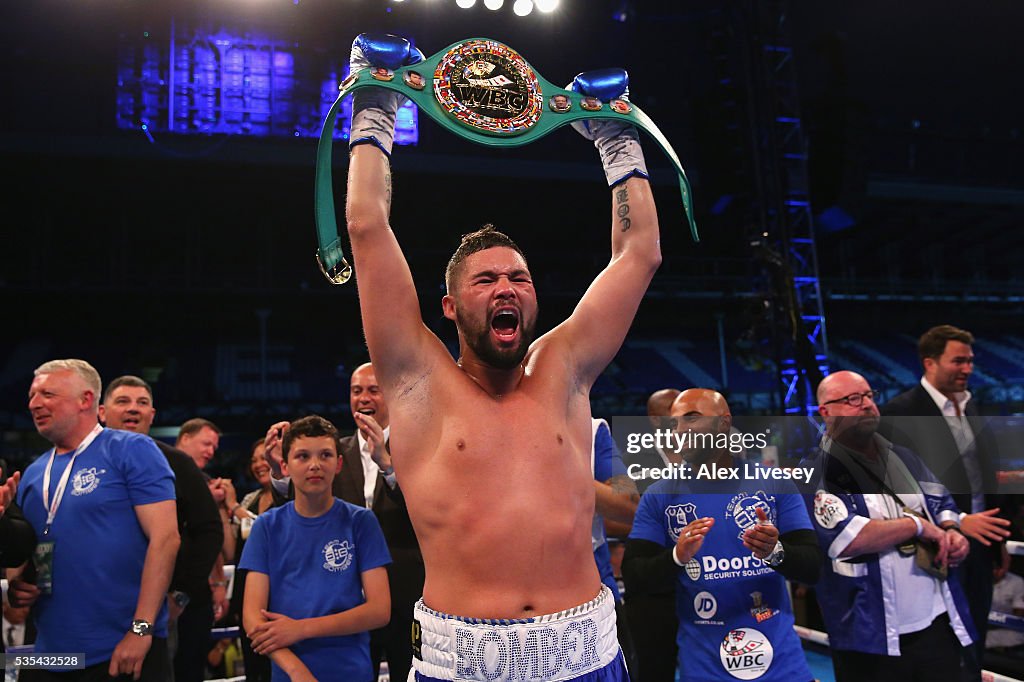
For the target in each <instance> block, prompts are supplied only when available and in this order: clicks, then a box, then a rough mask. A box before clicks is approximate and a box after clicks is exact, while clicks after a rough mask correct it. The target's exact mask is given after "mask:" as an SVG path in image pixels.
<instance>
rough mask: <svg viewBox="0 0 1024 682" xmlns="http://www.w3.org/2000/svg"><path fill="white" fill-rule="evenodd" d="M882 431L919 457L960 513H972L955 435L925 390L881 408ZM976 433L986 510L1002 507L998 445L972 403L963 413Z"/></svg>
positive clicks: (903, 395)
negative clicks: (997, 461)
mask: <svg viewBox="0 0 1024 682" xmlns="http://www.w3.org/2000/svg"><path fill="white" fill-rule="evenodd" d="M880 410H881V413H882V416H883V417H885V418H886V419H883V421H882V426H881V431H882V433H883V435H885V436H886V437H887V438H889V440H891V441H893V442H894V443H897V444H898V445H904V446H906V447H908V448H910V449H911V450H913V451H914V452H915V453H917V454H918V455H919V456H920V457H921V459H922V460H923V461H924V463H925V464H927V465H928V468H929V469H931V471H932V473H933V474H935V475H936V476H937V477H938V479H939V480H940V481H942V483H943V484H944V485H945V486H946V487H947V488H949V491H950V493H952V494H953V500H954V501H955V502H956V504H957V507H959V508H960V511H962V512H967V513H970V511H971V495H970V489H971V486H970V482H969V481H968V479H967V470H966V469H965V468H964V462H963V457H962V456H961V455H960V450H959V449H958V448H957V445H956V441H955V440H954V439H953V433H952V432H951V431H950V430H949V427H948V426H947V425H946V423H945V422H944V421H943V420H942V411H941V410H940V409H939V407H938V405H936V404H935V401H934V400H932V397H931V396H930V395H928V392H927V391H926V390H925V389H924V387H923V386H921V385H920V384H917V385H916V386H914V387H913V388H911V389H910V390H909V391H905V392H904V393H900V394H899V395H898V396H896V397H895V398H893V399H892V400H890V401H889V402H887V403H886V404H885V405H882V406H881V408H880ZM964 413H965V414H966V416H967V421H968V422H969V423H970V425H971V430H972V431H973V432H974V438H975V443H976V448H977V457H978V462H979V464H980V465H981V474H982V481H983V486H984V487H983V489H984V490H985V491H986V495H985V507H986V508H987V509H990V508H992V507H995V506H999V503H1000V501H1001V500H1000V499H999V498H998V497H997V496H996V495H995V490H996V461H995V443H994V442H993V440H992V436H991V433H990V432H989V431H988V430H987V429H986V428H985V422H984V420H983V419H982V418H981V417H980V416H979V414H978V408H977V406H976V405H975V404H974V402H973V401H971V402H968V403H967V407H966V409H965V410H964ZM893 417H929V419H906V420H901V419H892V418H893Z"/></svg>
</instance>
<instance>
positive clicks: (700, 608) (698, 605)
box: [693, 590, 725, 625]
mask: <svg viewBox="0 0 1024 682" xmlns="http://www.w3.org/2000/svg"><path fill="white" fill-rule="evenodd" d="M693 611H694V613H696V614H697V618H698V620H695V621H693V624H694V625H725V623H724V622H723V621H720V620H711V619H712V618H714V617H715V614H716V613H718V600H717V599H715V595H713V594H711V593H710V592H708V591H707V590H705V591H703V592H698V593H697V596H696V597H694V598H693Z"/></svg>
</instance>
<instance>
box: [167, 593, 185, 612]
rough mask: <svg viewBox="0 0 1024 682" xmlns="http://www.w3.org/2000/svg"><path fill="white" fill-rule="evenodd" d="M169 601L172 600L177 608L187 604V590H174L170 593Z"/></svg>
mask: <svg viewBox="0 0 1024 682" xmlns="http://www.w3.org/2000/svg"><path fill="white" fill-rule="evenodd" d="M170 597H171V601H173V602H174V604H175V606H177V607H178V608H179V609H183V608H185V607H186V606H188V602H189V596H188V592H182V591H181V590H174V591H173V592H171V594H170Z"/></svg>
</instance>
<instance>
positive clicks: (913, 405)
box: [881, 325, 1012, 679]
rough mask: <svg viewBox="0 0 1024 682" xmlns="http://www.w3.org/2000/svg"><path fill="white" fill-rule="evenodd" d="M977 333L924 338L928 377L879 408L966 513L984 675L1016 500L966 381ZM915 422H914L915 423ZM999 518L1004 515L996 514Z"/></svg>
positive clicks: (891, 433) (970, 590) (890, 433)
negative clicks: (1000, 476)
mask: <svg viewBox="0 0 1024 682" xmlns="http://www.w3.org/2000/svg"><path fill="white" fill-rule="evenodd" d="M973 344H974V336H973V335H972V334H971V333H970V332H968V331H965V330H963V329H958V328H957V327H953V326H951V325H940V326H938V327H933V328H931V329H929V330H928V331H926V332H925V333H924V334H923V335H922V336H921V338H920V339H919V341H918V355H919V357H920V359H921V364H922V366H923V368H924V376H922V377H921V381H920V383H919V384H918V385H916V386H914V387H913V388H911V389H909V390H907V391H905V392H903V393H901V394H899V395H898V396H896V397H895V398H893V399H892V400H890V401H889V402H887V403H886V404H884V405H882V406H881V413H882V416H883V418H884V420H883V425H882V430H883V432H884V433H885V434H886V436H887V437H889V438H890V440H892V441H893V442H894V443H898V444H900V445H906V446H907V447H910V448H911V449H912V450H914V451H915V452H917V453H918V454H919V455H920V456H921V459H922V460H923V461H924V462H925V464H926V465H928V468H929V469H931V470H932V471H933V472H934V473H935V475H936V476H937V477H938V479H939V480H940V481H941V482H942V483H943V485H945V486H946V488H948V489H949V491H950V493H952V495H953V500H954V501H955V502H956V505H957V507H958V508H959V509H960V529H961V531H963V533H964V535H966V536H967V537H968V539H969V540H970V544H971V551H970V554H969V555H968V557H967V560H966V561H965V562H964V564H963V570H961V571H960V572H959V577H960V582H961V584H962V585H963V587H964V592H965V593H966V594H967V599H968V601H969V602H970V605H971V618H972V619H973V620H974V625H975V627H977V629H978V633H979V635H980V637H979V639H978V641H977V642H976V643H975V646H974V653H975V655H976V657H977V660H976V661H970V664H971V667H973V668H976V670H975V675H974V676H973V677H974V679H977V678H978V676H980V673H981V667H982V662H981V658H982V655H983V654H984V652H985V632H986V630H987V629H988V612H989V608H990V606H991V605H992V570H993V568H995V567H998V566H999V565H1000V564H1001V563H1002V562H1001V552H1002V551H1003V543H1002V541H1003V540H1004V539H1005V538H1006V537H1008V536H1009V534H1010V533H1009V530H1008V527H1009V525H1010V521H1009V520H1008V519H1007V518H1001V517H1002V516H1007V517H1008V516H1010V514H1012V510H1010V509H1007V508H1006V507H1007V503H1008V502H1009V501H1010V500H1008V499H1007V498H1006V497H1005V496H997V495H996V494H995V493H996V468H997V467H996V452H995V449H996V448H995V443H994V442H993V440H992V438H991V434H990V433H989V432H988V431H987V430H986V429H985V423H984V420H983V419H982V418H981V417H980V415H979V412H978V407H977V404H976V403H975V402H974V401H972V400H971V392H970V391H969V390H967V383H968V381H969V379H970V376H971V373H972V372H973V371H974V352H973V349H972V345H973ZM911 417H916V419H915V418H911ZM997 514H998V516H997Z"/></svg>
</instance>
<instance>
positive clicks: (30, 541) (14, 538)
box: [0, 468, 36, 568]
mask: <svg viewBox="0 0 1024 682" xmlns="http://www.w3.org/2000/svg"><path fill="white" fill-rule="evenodd" d="M2 476H3V469H2V468H0V477H2ZM20 479H21V473H20V472H17V471H16V472H14V474H13V475H11V476H9V477H8V478H7V480H6V481H4V483H3V485H0V567H3V568H13V567H15V566H20V565H21V564H23V563H24V562H25V561H27V560H28V558H29V557H30V556H32V550H34V549H35V547H36V534H35V531H33V530H32V526H31V525H30V524H29V522H28V521H26V520H25V516H24V515H23V514H22V513H21V509H19V508H18V505H17V504H16V503H15V501H14V498H15V495H16V494H17V492H18V481H19V480H20Z"/></svg>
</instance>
